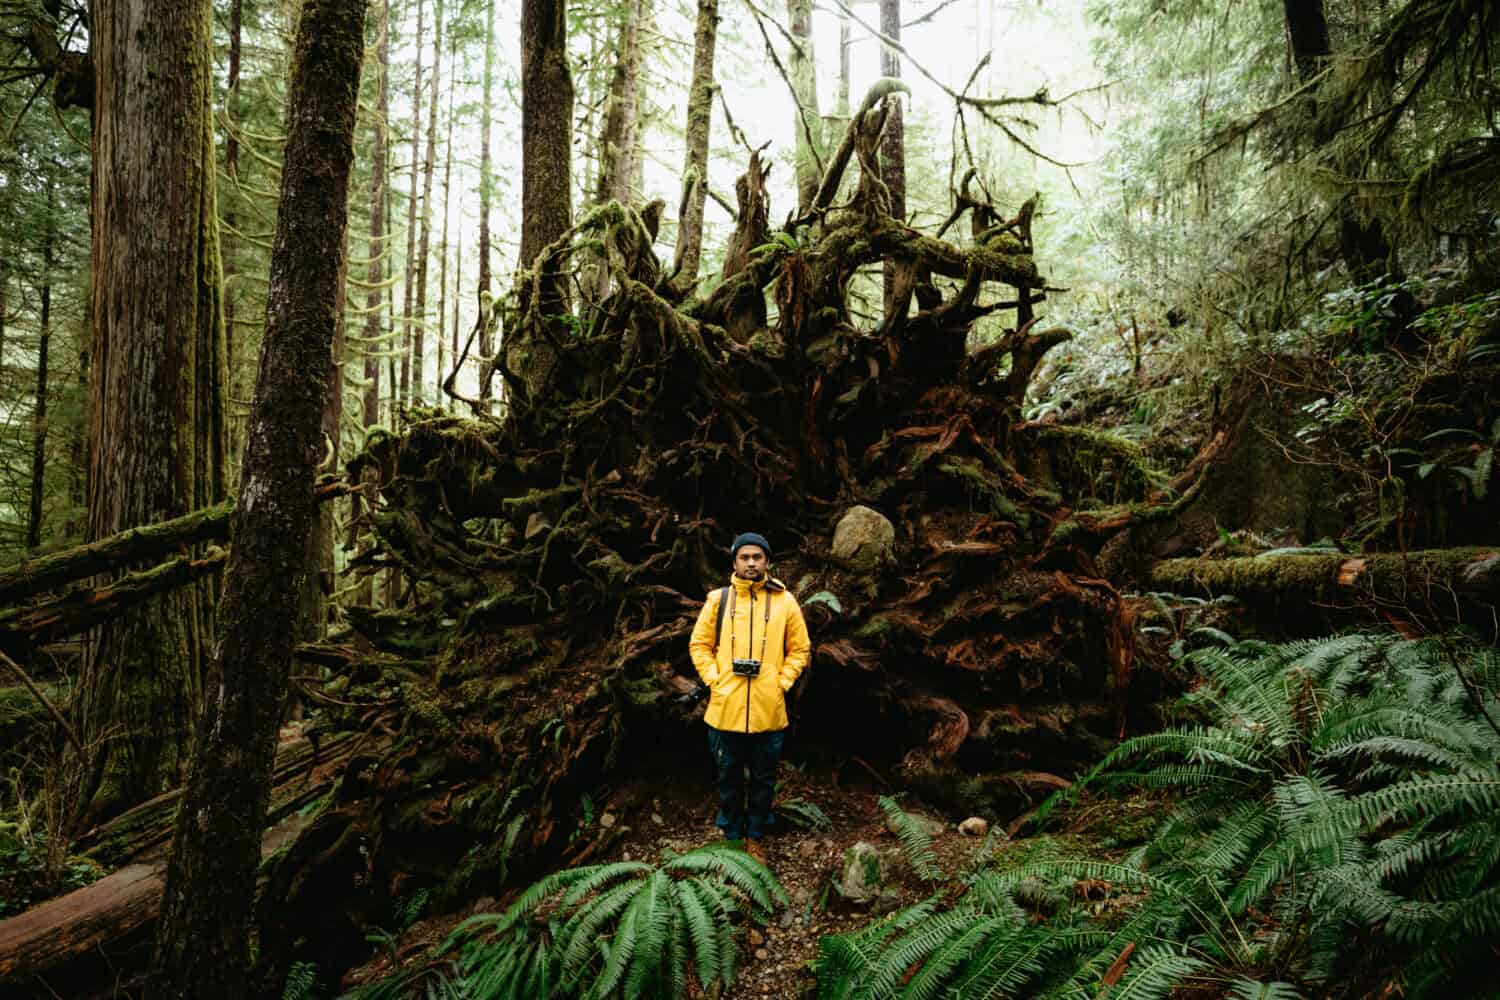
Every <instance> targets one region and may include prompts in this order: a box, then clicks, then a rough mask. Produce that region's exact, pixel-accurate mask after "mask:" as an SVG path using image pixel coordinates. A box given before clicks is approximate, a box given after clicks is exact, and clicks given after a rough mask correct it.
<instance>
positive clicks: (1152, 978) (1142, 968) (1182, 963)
mask: <svg viewBox="0 0 1500 1000" xmlns="http://www.w3.org/2000/svg"><path fill="white" fill-rule="evenodd" d="M1207 965H1208V963H1207V962H1205V961H1204V960H1203V959H1201V958H1194V957H1192V956H1191V955H1187V954H1184V953H1183V952H1181V951H1179V950H1177V949H1176V948H1171V947H1168V946H1166V945H1159V944H1158V945H1149V946H1147V947H1145V948H1143V949H1141V950H1140V951H1139V952H1136V954H1135V956H1134V957H1133V958H1132V960H1131V962H1130V964H1129V965H1127V966H1126V967H1125V975H1124V977H1123V978H1122V979H1121V980H1120V985H1119V988H1118V992H1113V993H1111V994H1110V997H1111V998H1112V1000H1155V998H1157V997H1166V996H1168V995H1170V994H1171V992H1172V991H1173V990H1174V989H1176V988H1177V987H1178V986H1181V985H1182V984H1183V983H1185V982H1187V980H1189V979H1190V978H1192V977H1193V976H1195V975H1197V974H1198V973H1200V972H1202V971H1203V970H1204V968H1206V967H1207Z"/></svg>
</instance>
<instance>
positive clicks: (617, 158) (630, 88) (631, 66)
mask: <svg viewBox="0 0 1500 1000" xmlns="http://www.w3.org/2000/svg"><path fill="white" fill-rule="evenodd" d="M615 52H616V58H615V67H614V72H613V73H612V74H611V75H610V79H609V91H608V93H607V94H606V95H605V98H604V104H605V109H604V127H603V129H602V130H601V131H600V133H599V180H598V183H597V185H596V186H595V188H594V202H595V203H596V204H601V205H602V204H603V203H605V202H607V201H609V200H611V199H613V200H615V201H618V202H619V203H620V204H622V205H628V204H630V194H631V192H630V184H631V181H632V179H633V178H634V177H635V170H636V160H637V159H638V158H639V152H640V151H639V145H638V136H639V122H640V79H641V0H629V2H628V3H626V4H625V5H624V6H623V7H621V8H620V10H619V23H618V24H617V25H616V26H615ZM594 294H595V297H596V298H599V299H603V298H604V296H606V295H608V294H609V269H608V268H607V267H605V266H603V264H602V263H601V266H600V267H599V271H598V282H597V287H596V288H595V289H594Z"/></svg>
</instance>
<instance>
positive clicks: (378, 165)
mask: <svg viewBox="0 0 1500 1000" xmlns="http://www.w3.org/2000/svg"><path fill="white" fill-rule="evenodd" d="M390 63H391V0H384V2H383V3H382V5H381V15H380V34H379V41H378V42H377V43H376V58H375V72H376V74H377V82H376V85H375V87H376V98H375V120H374V122H373V123H372V124H373V125H374V132H375V136H374V142H373V148H372V150H371V152H370V158H371V165H370V241H369V244H368V246H369V250H368V251H367V252H368V254H369V258H370V262H369V265H368V267H367V268H366V270H365V282H366V284H368V285H369V286H370V287H369V290H368V292H367V293H366V295H365V334H364V342H365V364H364V382H365V384H364V392H363V394H362V397H361V401H360V402H361V411H362V412H361V414H360V423H361V424H362V425H363V426H364V427H365V428H366V430H368V429H369V428H371V427H374V426H376V425H377V424H379V423H380V353H381V352H382V351H383V350H388V349H389V348H388V345H387V344H386V342H385V340H384V339H383V338H384V334H385V326H384V324H383V322H382V320H383V319H384V318H385V317H384V315H383V314H384V313H385V311H386V297H387V293H386V288H385V273H386V262H387V261H389V260H390V259H391V252H390V251H391V248H390V245H389V241H388V240H387V238H386V230H385V204H386V199H387V197H388V195H387V192H386V160H387V157H388V156H389V155H390V154H389V152H388V151H387V149H386V127H387V124H388V119H389V117H390V111H391V86H390V85H391V74H390ZM370 471H371V473H372V475H371V476H370V477H369V478H367V479H366V480H365V483H364V488H365V494H364V496H363V497H361V496H360V494H355V495H354V496H353V498H352V501H353V503H354V504H355V509H354V518H353V519H352V521H351V524H357V523H358V522H359V515H360V508H359V505H360V504H362V503H370V504H373V503H374V502H375V499H376V493H375V491H376V489H377V488H378V486H379V474H378V473H377V472H376V471H375V470H373V469H372V470H370ZM364 544H366V545H367V544H368V543H364ZM374 596H375V588H374V582H373V579H372V578H371V577H368V576H367V577H365V578H364V582H363V583H362V584H361V586H360V590H359V596H358V600H359V602H360V603H361V604H366V605H368V604H371V603H373V600H374Z"/></svg>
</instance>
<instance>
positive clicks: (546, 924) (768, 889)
mask: <svg viewBox="0 0 1500 1000" xmlns="http://www.w3.org/2000/svg"><path fill="white" fill-rule="evenodd" d="M786 901H787V895H786V892H785V891H784V890H783V889H782V887H781V884H780V883H779V882H778V881H777V880H776V877H775V876H774V875H772V874H771V873H770V871H768V870H767V869H766V868H765V867H764V866H763V865H761V864H760V863H759V862H757V861H756V860H755V859H753V858H751V857H750V856H749V855H748V854H745V853H744V852H742V851H739V850H737V849H735V848H732V847H728V846H725V845H723V844H715V845H711V846H708V847H702V848H698V849H697V850H694V851H689V852H687V853H686V854H680V855H677V856H676V857H672V858H669V859H668V860H667V861H665V862H663V863H662V864H660V865H654V866H653V865H649V864H646V863H644V862H640V861H621V862H615V863H610V864H599V865H588V866H585V867H581V868H567V869H564V870H562V871H559V872H555V873H553V874H551V875H548V876H546V877H545V878H543V879H541V880H540V881H538V882H536V883H534V884H533V885H532V886H531V887H530V888H528V889H527V890H526V891H525V892H523V893H522V894H521V895H520V897H519V898H517V899H516V901H515V902H514V903H512V904H511V906H510V907H509V908H508V909H506V910H505V911H504V912H501V913H489V914H481V915H479V916H476V917H471V918H470V919H468V920H466V921H464V922H463V923H462V924H460V925H459V926H458V927H457V928H456V929H455V930H454V931H453V933H452V934H451V935H450V936H449V938H448V940H447V941H446V942H445V943H444V944H443V946H442V948H441V949H440V951H441V953H442V954H443V955H444V956H446V959H445V963H444V964H443V965H441V966H437V965H428V966H423V967H421V968H417V969H413V970H411V971H409V972H407V973H404V974H403V975H401V976H397V977H395V978H393V979H389V980H385V981H382V982H379V983H374V984H370V985H369V986H367V987H363V988H361V989H360V990H356V991H355V992H353V993H351V994H349V995H348V997H347V1000H388V998H389V1000H394V998H404V997H422V996H428V995H437V996H462V997H464V998H466V1000H521V998H528V997H580V998H589V1000H603V998H605V997H623V998H626V1000H632V998H636V997H678V996H684V995H686V994H687V989H688V982H689V976H690V974H691V975H692V977H693V978H695V979H696V981H697V982H698V983H699V984H700V985H701V986H702V987H703V988H705V989H712V988H714V987H715V986H717V985H722V986H726V987H727V986H729V985H731V984H733V982H734V978H735V970H736V962H737V955H736V950H735V948H736V946H735V940H734V938H735V927H734V922H735V919H736V918H737V917H738V916H740V915H746V916H749V917H750V918H751V919H758V918H762V917H764V916H765V915H766V914H768V913H769V912H770V911H771V910H772V909H773V908H774V907H776V906H778V905H781V904H784V903H785V902H786ZM439 980H441V981H442V985H438V983H439ZM434 991H436V992H434Z"/></svg>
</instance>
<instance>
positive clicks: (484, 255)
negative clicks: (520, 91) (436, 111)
mask: <svg viewBox="0 0 1500 1000" xmlns="http://www.w3.org/2000/svg"><path fill="white" fill-rule="evenodd" d="M494 89H495V0H485V5H484V97H483V98H482V103H481V105H480V113H479V117H480V126H479V308H480V309H481V310H483V311H485V312H488V311H489V310H490V309H491V308H493V302H494V299H493V297H492V296H493V292H492V290H491V289H490V201H491V199H492V197H493V193H494V186H495V179H494V175H493V167H492V164H491V162H490V119H491V117H492V115H493V113H494ZM480 323H481V324H482V325H481V326H480V330H479V399H480V400H481V402H485V401H488V400H489V398H490V380H491V379H492V377H493V375H494V372H493V369H492V362H491V360H490V359H491V358H493V357H494V354H495V344H494V340H493V338H492V337H491V336H490V331H491V330H492V329H493V326H492V325H491V324H490V323H489V322H488V317H487V316H481V317H480Z"/></svg>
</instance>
